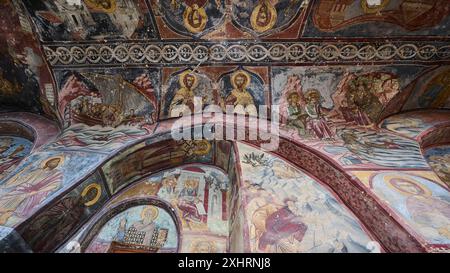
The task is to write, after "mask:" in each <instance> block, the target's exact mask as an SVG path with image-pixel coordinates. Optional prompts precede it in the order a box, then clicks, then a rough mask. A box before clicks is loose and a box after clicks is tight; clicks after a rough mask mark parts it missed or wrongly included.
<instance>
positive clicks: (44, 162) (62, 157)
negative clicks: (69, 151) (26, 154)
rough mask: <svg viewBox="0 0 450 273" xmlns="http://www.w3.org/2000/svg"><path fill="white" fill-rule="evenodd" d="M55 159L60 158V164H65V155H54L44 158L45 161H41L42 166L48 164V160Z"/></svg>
mask: <svg viewBox="0 0 450 273" xmlns="http://www.w3.org/2000/svg"><path fill="white" fill-rule="evenodd" d="M53 159H59V164H58V166H61V165H62V164H64V156H62V155H58V156H52V157H50V158H47V159H46V160H44V161H43V162H42V163H41V168H44V167H45V165H46V164H47V162H49V161H51V160H53Z"/></svg>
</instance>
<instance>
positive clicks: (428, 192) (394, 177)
mask: <svg viewBox="0 0 450 273" xmlns="http://www.w3.org/2000/svg"><path fill="white" fill-rule="evenodd" d="M395 180H402V181H403V182H408V183H410V184H412V185H414V186H415V187H418V188H420V190H421V191H422V194H420V195H422V196H427V197H429V196H432V192H431V190H430V189H429V188H427V187H426V186H425V185H422V184H421V183H420V182H417V181H415V180H414V179H413V178H411V177H408V176H399V175H395V174H392V175H386V176H385V177H384V183H385V184H386V185H387V186H388V187H389V188H390V189H391V190H393V191H396V192H398V193H400V194H401V195H404V196H411V195H415V194H412V193H408V192H406V191H404V190H401V189H399V188H398V187H396V186H395V185H394V184H393V181H395Z"/></svg>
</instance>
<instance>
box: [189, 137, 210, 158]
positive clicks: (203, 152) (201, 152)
mask: <svg viewBox="0 0 450 273" xmlns="http://www.w3.org/2000/svg"><path fill="white" fill-rule="evenodd" d="M194 144H195V149H194V152H193V153H194V154H195V155H199V156H202V155H207V154H209V151H211V143H209V141H208V140H206V139H203V140H198V141H197V142H196V143H194ZM200 144H203V145H204V149H199V148H198V147H199V146H200Z"/></svg>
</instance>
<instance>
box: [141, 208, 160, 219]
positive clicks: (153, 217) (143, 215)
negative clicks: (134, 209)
mask: <svg viewBox="0 0 450 273" xmlns="http://www.w3.org/2000/svg"><path fill="white" fill-rule="evenodd" d="M148 210H151V211H152V215H153V216H152V219H151V220H152V221H153V220H155V219H156V218H158V215H159V210H158V209H157V208H156V207H154V206H146V207H144V208H143V209H142V211H141V219H144V217H145V213H146V212H147V211H148Z"/></svg>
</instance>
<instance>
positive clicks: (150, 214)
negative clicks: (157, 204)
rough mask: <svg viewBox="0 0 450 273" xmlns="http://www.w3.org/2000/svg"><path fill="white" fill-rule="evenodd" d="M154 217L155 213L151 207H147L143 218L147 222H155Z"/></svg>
mask: <svg viewBox="0 0 450 273" xmlns="http://www.w3.org/2000/svg"><path fill="white" fill-rule="evenodd" d="M153 218H155V213H154V212H153V210H151V209H147V210H145V211H144V213H143V214H142V220H143V221H144V222H146V223H151V222H153Z"/></svg>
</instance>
